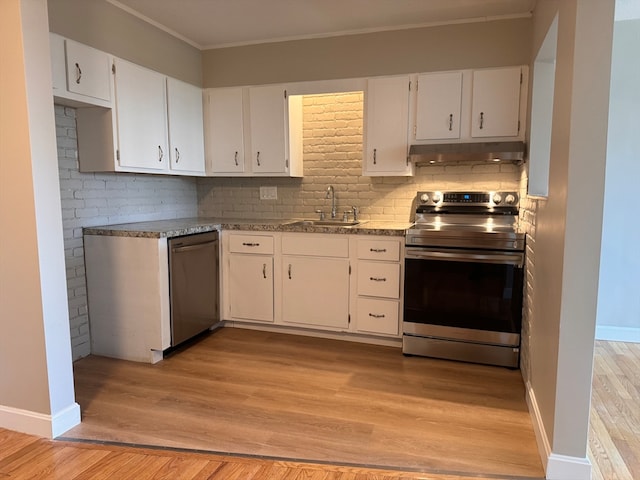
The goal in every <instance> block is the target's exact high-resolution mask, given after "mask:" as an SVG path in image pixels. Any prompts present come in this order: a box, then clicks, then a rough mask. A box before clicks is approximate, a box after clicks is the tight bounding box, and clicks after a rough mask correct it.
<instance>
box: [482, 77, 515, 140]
mask: <svg viewBox="0 0 640 480" xmlns="http://www.w3.org/2000/svg"><path fill="white" fill-rule="evenodd" d="M521 81H522V69H521V67H509V68H496V69H488V70H475V71H474V72H473V93H472V106H471V136H472V137H517V136H518V134H519V132H520V125H519V119H520V84H521Z"/></svg>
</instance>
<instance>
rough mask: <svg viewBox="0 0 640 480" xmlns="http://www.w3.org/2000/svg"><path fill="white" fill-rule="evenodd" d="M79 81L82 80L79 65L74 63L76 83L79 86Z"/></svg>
mask: <svg viewBox="0 0 640 480" xmlns="http://www.w3.org/2000/svg"><path fill="white" fill-rule="evenodd" d="M80 80H82V69H81V68H80V65H79V64H78V63H76V83H77V84H80Z"/></svg>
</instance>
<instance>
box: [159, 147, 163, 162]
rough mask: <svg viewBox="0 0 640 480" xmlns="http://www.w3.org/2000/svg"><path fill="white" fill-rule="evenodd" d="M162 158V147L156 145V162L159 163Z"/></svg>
mask: <svg viewBox="0 0 640 480" xmlns="http://www.w3.org/2000/svg"><path fill="white" fill-rule="evenodd" d="M163 157H164V152H163V151H162V147H161V146H160V145H158V161H159V162H161V161H162V158H163Z"/></svg>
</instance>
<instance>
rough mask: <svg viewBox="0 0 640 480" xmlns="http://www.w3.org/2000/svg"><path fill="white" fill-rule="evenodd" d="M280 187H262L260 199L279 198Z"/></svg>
mask: <svg viewBox="0 0 640 480" xmlns="http://www.w3.org/2000/svg"><path fill="white" fill-rule="evenodd" d="M277 199H278V187H260V200H277Z"/></svg>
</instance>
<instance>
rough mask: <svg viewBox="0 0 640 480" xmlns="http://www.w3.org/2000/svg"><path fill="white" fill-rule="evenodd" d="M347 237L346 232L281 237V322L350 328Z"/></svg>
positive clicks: (317, 326)
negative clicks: (344, 233)
mask: <svg viewBox="0 0 640 480" xmlns="http://www.w3.org/2000/svg"><path fill="white" fill-rule="evenodd" d="M349 284H350V264H349V239H348V237H347V236H345V235H331V234H326V235H315V234H292V235H283V237H282V292H281V294H282V296H281V299H282V321H283V322H284V323H289V324H302V325H309V326H313V327H316V328H328V329H342V330H346V329H348V328H349Z"/></svg>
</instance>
